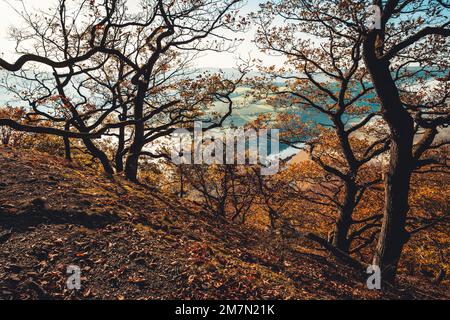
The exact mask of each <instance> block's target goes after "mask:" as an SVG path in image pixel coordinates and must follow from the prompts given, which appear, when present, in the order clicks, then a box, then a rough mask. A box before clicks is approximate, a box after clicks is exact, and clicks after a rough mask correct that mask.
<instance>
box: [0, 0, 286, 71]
mask: <svg viewBox="0 0 450 320" xmlns="http://www.w3.org/2000/svg"><path fill="white" fill-rule="evenodd" d="M55 2H56V1H55V0H25V3H26V6H27V9H29V11H31V12H32V11H33V10H32V8H38V9H39V8H40V9H45V8H48V7H50V6H52V4H54V3H55ZM263 2H265V1H264V0H247V2H246V3H245V6H244V7H243V10H242V14H247V13H249V12H251V11H254V10H256V9H257V8H258V5H259V4H260V3H263ZM11 6H14V7H15V8H18V9H20V8H21V4H20V2H19V1H17V0H0V52H1V54H2V57H3V58H5V59H7V60H12V59H14V58H15V55H14V42H12V41H11V40H9V39H8V29H9V27H10V26H14V25H17V24H20V19H19V16H18V14H17V13H16V12H15V11H14V10H13V9H12V8H11ZM253 34H254V30H250V31H248V32H246V33H245V34H231V36H232V37H237V38H243V39H244V41H243V42H241V43H240V45H239V46H238V47H237V48H236V50H235V52H234V53H229V52H225V53H216V52H212V53H204V54H202V55H201V56H200V57H199V58H198V59H197V61H196V62H195V67H200V68H212V67H214V68H233V67H236V64H237V61H238V57H242V58H245V59H247V58H248V57H251V58H258V59H262V60H264V61H265V64H267V65H272V64H276V65H278V64H280V63H281V62H280V61H281V59H280V58H279V57H270V56H267V55H265V54H262V53H261V52H259V50H258V48H256V46H255V45H254V44H253V43H252V40H253Z"/></svg>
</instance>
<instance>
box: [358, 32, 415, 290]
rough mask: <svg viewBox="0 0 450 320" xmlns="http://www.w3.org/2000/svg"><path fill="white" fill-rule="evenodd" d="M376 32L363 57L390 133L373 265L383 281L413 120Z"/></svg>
mask: <svg viewBox="0 0 450 320" xmlns="http://www.w3.org/2000/svg"><path fill="white" fill-rule="evenodd" d="M377 37H378V36H377V34H376V33H372V34H369V36H368V38H367V39H366V41H365V43H364V60H365V64H366V66H367V68H368V70H369V72H370V75H371V78H372V81H373V84H374V87H375V90H376V92H377V95H378V98H379V100H380V103H381V107H382V114H383V118H384V120H385V121H386V123H387V124H388V126H389V130H390V134H391V146H390V158H389V167H388V170H387V172H386V174H385V203H384V212H383V221H382V226H381V232H380V236H379V238H378V243H377V247H376V252H375V255H374V258H373V264H374V265H377V266H379V267H380V269H381V272H382V275H383V280H384V281H388V282H393V281H394V280H395V274H396V271H397V266H398V262H399V260H400V256H401V252H402V249H403V245H404V244H405V243H406V241H407V240H408V236H407V233H406V230H405V224H406V215H407V213H408V210H409V207H408V194H409V183H410V178H411V173H412V169H413V165H412V149H413V138H414V121H413V119H412V117H411V116H410V114H409V113H408V111H407V110H405V108H404V107H403V104H402V102H401V100H400V96H399V92H398V89H397V87H396V84H395V81H394V80H393V79H392V75H391V73H390V70H389V61H385V60H381V59H379V58H378V57H377V55H376V53H377V50H379V48H376V44H377V43H379V41H377V39H378V38H377Z"/></svg>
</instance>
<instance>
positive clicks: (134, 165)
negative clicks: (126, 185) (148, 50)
mask: <svg viewBox="0 0 450 320" xmlns="http://www.w3.org/2000/svg"><path fill="white" fill-rule="evenodd" d="M146 89H147V82H145V81H139V85H138V93H137V95H136V100H135V104H134V120H136V121H137V122H136V124H135V125H134V138H133V142H132V144H131V146H130V151H129V153H128V157H127V160H126V162H125V177H126V178H127V179H128V180H129V181H134V182H136V181H137V175H138V165H139V156H140V153H141V151H142V148H143V146H144V123H143V121H142V118H143V114H144V98H145V91H146Z"/></svg>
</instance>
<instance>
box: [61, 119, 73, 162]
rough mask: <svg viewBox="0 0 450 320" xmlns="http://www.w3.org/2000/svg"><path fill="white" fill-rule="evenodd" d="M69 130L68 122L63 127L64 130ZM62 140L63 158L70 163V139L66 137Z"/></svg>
mask: <svg viewBox="0 0 450 320" xmlns="http://www.w3.org/2000/svg"><path fill="white" fill-rule="evenodd" d="M69 129H70V122H66V124H65V126H64V130H66V131H69ZM63 140H64V157H65V159H66V160H67V161H69V162H71V161H72V152H71V149H70V139H69V138H68V137H63Z"/></svg>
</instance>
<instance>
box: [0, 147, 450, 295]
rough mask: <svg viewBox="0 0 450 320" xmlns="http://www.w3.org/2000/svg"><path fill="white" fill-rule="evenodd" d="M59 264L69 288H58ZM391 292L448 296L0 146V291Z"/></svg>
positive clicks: (132, 187) (52, 159)
mask: <svg viewBox="0 0 450 320" xmlns="http://www.w3.org/2000/svg"><path fill="white" fill-rule="evenodd" d="M70 265H76V266H79V268H80V269H81V289H80V290H73V289H68V288H67V285H66V281H67V278H68V276H69V275H68V274H67V267H68V266H70ZM447 289H448V288H447ZM402 298H406V299H411V298H417V299H448V298H449V295H448V291H447V290H446V288H445V287H442V286H441V287H438V286H433V285H432V284H431V283H429V282H427V281H425V280H423V279H409V278H400V281H399V287H398V288H395V289H394V288H391V289H386V290H384V291H381V290H368V289H367V288H366V279H365V275H364V274H362V273H361V272H360V271H357V270H354V269H351V268H349V267H347V266H344V265H342V264H340V263H339V262H337V261H335V260H334V259H333V258H332V257H329V256H327V255H326V254H325V252H323V251H321V250H319V249H318V248H317V246H314V244H313V243H308V242H305V241H302V240H299V239H293V240H292V241H289V242H288V243H284V244H283V245H281V243H280V242H279V241H277V239H276V237H272V236H270V235H269V234H267V233H265V232H262V231H257V230H254V229H252V228H249V227H246V226H243V225H236V224H228V223H225V222H220V221H217V220H216V219H213V218H212V217H208V216H206V215H205V214H201V213H200V209H199V208H198V207H196V206H195V205H194V204H193V203H190V202H188V201H182V200H180V199H178V198H177V197H175V196H173V197H172V196H168V195H163V194H162V193H160V192H158V191H155V190H152V189H151V188H148V187H146V186H145V185H135V184H131V183H128V182H126V181H125V180H124V179H122V178H120V177H115V178H114V180H110V179H107V178H105V177H102V176H100V175H98V174H96V173H95V172H93V171H92V170H90V169H82V168H80V167H77V166H76V165H74V164H70V163H67V162H65V161H64V160H63V159H61V158H58V157H52V156H48V155H46V154H41V153H39V152H34V151H33V152H29V151H23V150H15V149H10V148H5V147H0V299H120V300H122V299H402Z"/></svg>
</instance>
